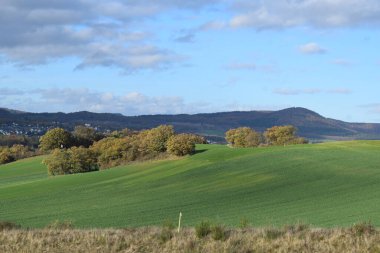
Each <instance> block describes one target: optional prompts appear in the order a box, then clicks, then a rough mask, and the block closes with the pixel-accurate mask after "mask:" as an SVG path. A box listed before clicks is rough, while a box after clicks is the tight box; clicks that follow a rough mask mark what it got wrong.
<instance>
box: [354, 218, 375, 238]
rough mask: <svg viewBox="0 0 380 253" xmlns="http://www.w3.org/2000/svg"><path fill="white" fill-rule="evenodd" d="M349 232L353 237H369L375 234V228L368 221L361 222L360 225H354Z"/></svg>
mask: <svg viewBox="0 0 380 253" xmlns="http://www.w3.org/2000/svg"><path fill="white" fill-rule="evenodd" d="M350 231H351V233H353V234H354V235H358V236H361V235H370V234H374V233H375V232H376V228H375V227H374V226H373V225H372V224H371V222H370V221H368V222H361V223H357V224H354V225H353V226H352V227H351V228H350Z"/></svg>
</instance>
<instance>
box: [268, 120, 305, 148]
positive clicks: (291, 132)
mask: <svg viewBox="0 0 380 253" xmlns="http://www.w3.org/2000/svg"><path fill="white" fill-rule="evenodd" d="M296 132H297V129H296V128H295V127H294V126H291V125H288V126H274V127H271V128H268V129H267V130H266V131H265V133H264V136H265V138H266V141H267V143H268V144H270V145H286V144H303V143H307V140H306V139H304V138H299V137H297V136H296Z"/></svg>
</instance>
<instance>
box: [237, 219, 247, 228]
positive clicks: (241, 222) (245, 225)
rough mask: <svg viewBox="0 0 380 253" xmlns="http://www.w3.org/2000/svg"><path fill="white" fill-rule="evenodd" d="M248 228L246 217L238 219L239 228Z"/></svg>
mask: <svg viewBox="0 0 380 253" xmlns="http://www.w3.org/2000/svg"><path fill="white" fill-rule="evenodd" d="M248 226H249V221H248V219H247V218H246V217H243V218H241V219H240V223H239V228H247V227H248Z"/></svg>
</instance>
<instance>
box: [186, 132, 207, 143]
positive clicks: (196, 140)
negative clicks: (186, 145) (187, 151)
mask: <svg viewBox="0 0 380 253" xmlns="http://www.w3.org/2000/svg"><path fill="white" fill-rule="evenodd" d="M188 136H189V138H190V139H191V140H192V141H193V142H194V143H195V144H207V140H206V138H205V137H203V136H201V135H197V134H188Z"/></svg>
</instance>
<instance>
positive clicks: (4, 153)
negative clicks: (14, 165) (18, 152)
mask: <svg viewBox="0 0 380 253" xmlns="http://www.w3.org/2000/svg"><path fill="white" fill-rule="evenodd" d="M14 160H15V159H14V157H13V156H12V153H11V151H10V150H9V149H8V148H5V149H2V150H1V151H0V164H5V163H10V162H13V161H14Z"/></svg>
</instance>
